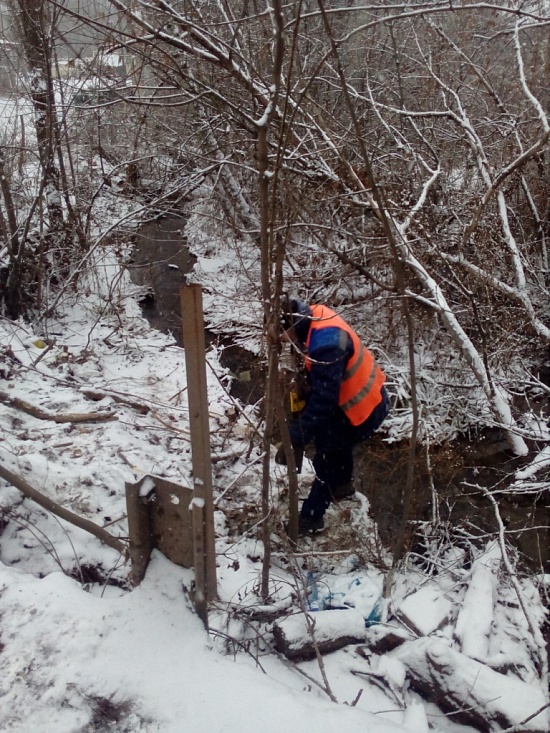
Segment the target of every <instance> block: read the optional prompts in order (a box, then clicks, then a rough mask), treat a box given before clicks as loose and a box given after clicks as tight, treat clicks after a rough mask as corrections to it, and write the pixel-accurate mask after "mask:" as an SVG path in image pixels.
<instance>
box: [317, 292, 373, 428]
mask: <svg viewBox="0 0 550 733" xmlns="http://www.w3.org/2000/svg"><path fill="white" fill-rule="evenodd" d="M310 310H311V314H312V319H311V326H310V328H309V333H308V336H307V341H306V354H307V352H308V350H309V344H310V341H311V336H312V334H313V333H314V332H315V331H318V330H319V329H322V328H339V329H340V330H342V331H344V332H345V333H347V334H349V336H350V338H351V341H352V344H353V354H352V355H351V357H350V359H349V361H348V363H347V366H346V371H345V372H344V379H343V380H342V384H341V385H340V396H339V399H338V404H339V405H340V407H341V409H342V410H343V411H344V413H345V414H346V416H347V417H348V419H349V421H350V422H351V424H352V425H361V423H363V422H364V421H365V420H366V419H367V418H368V417H369V415H370V414H371V412H372V411H373V410H374V408H375V407H376V406H377V405H379V404H380V402H382V394H381V389H382V385H383V384H384V382H385V381H386V375H385V374H384V372H383V371H382V370H381V369H380V367H379V366H378V364H377V363H376V360H375V358H374V356H373V355H372V354H371V353H370V351H369V350H368V349H366V348H365V347H364V346H363V344H362V343H361V341H360V339H359V336H358V335H357V334H356V333H355V331H354V330H353V329H352V328H351V327H350V326H348V324H347V323H346V322H345V321H344V319H343V318H340V316H338V315H337V314H336V313H335V312H334V311H333V310H331V309H330V308H327V306H326V305H310ZM305 365H306V369H308V370H310V369H311V365H312V360H311V358H310V357H308V356H307V355H306V357H305Z"/></svg>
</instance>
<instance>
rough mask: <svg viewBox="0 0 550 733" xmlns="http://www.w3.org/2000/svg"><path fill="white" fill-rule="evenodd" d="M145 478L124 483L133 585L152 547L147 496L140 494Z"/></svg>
mask: <svg viewBox="0 0 550 733" xmlns="http://www.w3.org/2000/svg"><path fill="white" fill-rule="evenodd" d="M146 480H149V476H144V477H143V478H142V479H141V480H140V481H138V482H137V483H134V484H130V483H126V513H127V515H128V535H129V539H130V561H131V563H132V569H131V571H130V583H131V584H132V585H133V586H136V585H139V584H140V583H141V581H142V580H143V578H144V576H145V571H146V570H147V565H148V564H149V558H150V556H151V550H152V549H153V537H152V534H151V526H150V523H149V509H148V506H147V504H148V502H147V497H141V496H140V493H141V487H142V485H143V482H144V481H146Z"/></svg>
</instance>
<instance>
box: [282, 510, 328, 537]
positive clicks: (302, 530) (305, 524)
mask: <svg viewBox="0 0 550 733" xmlns="http://www.w3.org/2000/svg"><path fill="white" fill-rule="evenodd" d="M284 528H285V532H286V533H287V534H288V522H285V523H284ZM324 528H325V520H324V519H323V517H318V518H317V519H314V518H313V517H302V516H301V515H300V516H299V517H298V534H301V535H304V534H315V532H320V531H321V530H323V529H324Z"/></svg>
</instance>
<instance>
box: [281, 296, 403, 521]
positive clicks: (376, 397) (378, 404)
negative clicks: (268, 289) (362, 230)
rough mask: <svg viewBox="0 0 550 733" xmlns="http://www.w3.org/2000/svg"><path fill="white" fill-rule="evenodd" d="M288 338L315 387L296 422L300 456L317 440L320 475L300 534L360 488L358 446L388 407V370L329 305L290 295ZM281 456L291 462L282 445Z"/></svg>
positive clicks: (293, 431)
mask: <svg viewBox="0 0 550 733" xmlns="http://www.w3.org/2000/svg"><path fill="white" fill-rule="evenodd" d="M282 322H283V328H284V332H283V336H282V340H283V341H287V342H291V343H292V345H293V348H297V349H299V350H300V352H301V353H302V354H303V356H304V361H305V369H306V374H307V378H308V386H309V393H308V396H307V402H306V406H305V408H304V409H303V411H302V412H301V413H300V414H299V417H298V418H297V419H296V420H295V421H294V422H293V423H292V424H291V426H290V438H291V441H292V447H293V449H294V453H295V457H296V463H297V465H300V464H301V458H302V455H303V451H304V448H305V447H306V446H307V445H308V444H310V443H313V444H314V446H315V455H314V457H313V468H314V469H315V474H316V476H315V480H314V481H313V484H312V486H311V490H310V492H309V496H308V497H307V499H306V500H305V501H304V503H303V505H302V508H301V510H300V516H299V531H300V533H301V534H306V533H310V532H318V531H320V530H322V529H323V528H324V526H325V525H324V519H323V517H324V514H325V512H326V510H327V509H328V507H329V506H330V504H331V502H333V501H341V500H342V499H346V498H348V497H351V496H353V494H354V493H355V490H354V488H353V486H352V476H353V447H354V446H355V445H357V444H358V443H361V442H363V441H365V440H367V439H368V438H370V437H371V436H372V434H373V433H374V432H375V431H376V430H377V429H378V428H379V427H380V425H381V424H382V423H383V421H384V420H385V418H386V416H387V414H388V412H389V398H388V393H387V390H386V387H385V386H384V383H385V381H386V376H385V374H384V372H383V371H382V370H381V369H380V367H379V366H378V364H377V363H376V360H375V359H374V357H373V355H372V354H371V352H370V351H369V350H368V349H367V348H365V346H364V345H363V344H362V343H361V341H360V339H359V337H358V336H357V334H356V333H355V331H354V330H353V329H352V328H351V327H350V326H349V325H348V324H347V323H346V321H344V319H343V318H341V317H340V316H338V315H337V314H336V313H335V312H334V311H333V310H331V309H330V308H328V307H327V306H326V305H313V304H311V305H308V304H307V303H305V302H304V301H302V300H298V299H292V300H290V301H287V305H286V308H284V309H283V317H282ZM275 461H276V462H277V463H279V464H281V465H286V456H285V452H284V449H283V448H282V447H279V449H278V450H277V453H276V456H275Z"/></svg>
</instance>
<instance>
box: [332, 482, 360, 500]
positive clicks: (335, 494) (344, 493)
mask: <svg viewBox="0 0 550 733" xmlns="http://www.w3.org/2000/svg"><path fill="white" fill-rule="evenodd" d="M354 494H355V489H354V488H353V484H352V483H351V481H347V482H346V483H345V484H340V486H336V487H335V488H334V489H330V495H331V497H332V500H333V501H342V500H343V499H350V498H351V497H352V496H353V495H354Z"/></svg>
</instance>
